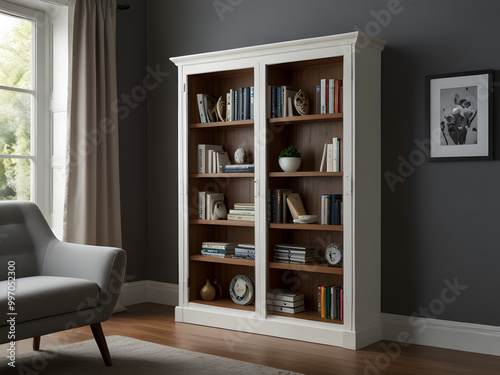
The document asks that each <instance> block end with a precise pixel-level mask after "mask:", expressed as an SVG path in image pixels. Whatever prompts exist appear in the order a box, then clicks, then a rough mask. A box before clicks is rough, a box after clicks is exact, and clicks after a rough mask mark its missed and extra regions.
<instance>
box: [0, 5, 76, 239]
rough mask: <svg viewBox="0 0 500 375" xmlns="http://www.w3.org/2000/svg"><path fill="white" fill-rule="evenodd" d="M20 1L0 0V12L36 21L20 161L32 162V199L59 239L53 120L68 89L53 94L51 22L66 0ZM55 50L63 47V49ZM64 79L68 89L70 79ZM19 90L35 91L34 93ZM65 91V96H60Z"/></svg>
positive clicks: (61, 110)
mask: <svg viewBox="0 0 500 375" xmlns="http://www.w3.org/2000/svg"><path fill="white" fill-rule="evenodd" d="M18 2H19V3H22V5H23V6H21V5H18V4H12V3H10V2H7V1H4V0H0V11H1V12H3V13H6V14H10V15H12V16H17V17H21V18H25V19H28V20H32V21H34V28H33V30H34V31H33V38H32V40H33V43H32V48H33V57H34V58H33V59H32V90H33V91H34V92H35V94H34V95H35V96H34V98H35V99H34V108H33V113H32V129H31V156H29V157H21V158H26V159H31V160H32V169H31V173H32V176H31V200H32V201H33V202H35V203H36V204H37V205H38V207H39V208H40V210H41V211H42V213H43V214H44V216H45V218H46V219H47V221H48V222H49V224H50V226H51V227H52V228H53V230H55V232H56V235H58V236H59V237H60V236H61V235H62V212H54V207H55V206H56V205H55V203H54V199H56V198H57V199H63V197H54V189H53V184H52V177H53V175H52V173H53V168H54V164H59V167H60V163H61V161H60V160H57V161H56V162H54V161H53V160H52V154H53V150H54V144H53V139H54V134H53V126H54V124H53V119H54V113H61V112H64V115H65V113H66V97H67V96H66V95H67V87H65V88H64V90H59V91H58V92H57V94H56V93H54V91H53V86H54V82H53V81H54V74H51V71H52V69H53V59H52V58H51V57H52V55H53V54H54V43H53V42H54V37H55V35H54V30H53V22H52V21H53V18H59V21H60V20H61V12H59V11H60V10H61V9H63V8H64V11H66V12H67V7H64V5H67V2H66V1H65V0H56V1H54V2H51V3H47V2H45V1H40V0H18ZM61 6H62V7H61ZM62 20H63V21H62V22H67V13H66V17H64V16H63V17H62ZM61 30H64V32H67V28H63V27H58V28H57V31H56V32H63V31H61ZM66 37H67V36H66ZM55 48H60V46H56V47H55ZM66 55H67V54H66ZM58 73H61V72H58ZM63 74H64V73H63ZM65 79H66V86H67V76H66V77H65ZM16 91H22V92H32V91H31V90H28V91H27V90H16ZM62 91H63V92H64V94H62V95H61V92H62ZM2 157H6V158H7V157H8V158H10V157H11V156H9V155H2ZM16 157H18V156H16ZM60 206H61V205H60V204H59V207H60Z"/></svg>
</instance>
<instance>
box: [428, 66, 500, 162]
mask: <svg viewBox="0 0 500 375" xmlns="http://www.w3.org/2000/svg"><path fill="white" fill-rule="evenodd" d="M425 92H426V118H427V129H426V130H427V143H428V147H429V149H428V157H427V160H428V161H446V160H448V161H457V160H464V161H465V160H467V161H470V160H492V159H493V69H489V70H477V71H470V72H462V73H450V74H439V75H430V76H426V77H425Z"/></svg>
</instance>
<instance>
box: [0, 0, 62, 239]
mask: <svg viewBox="0 0 500 375" xmlns="http://www.w3.org/2000/svg"><path fill="white" fill-rule="evenodd" d="M23 4H25V5H27V6H30V8H27V7H21V6H18V5H15V4H12V3H8V2H5V1H3V0H0V200H12V199H18V200H31V201H34V202H36V203H37V205H38V206H39V207H40V209H41V211H42V212H43V214H44V215H45V218H46V219H47V221H48V222H49V224H50V226H51V227H52V230H53V231H54V232H55V234H56V235H57V236H58V237H61V235H62V217H63V199H64V194H63V191H64V179H65V176H64V158H65V142H66V104H67V103H66V101H67V100H66V99H67V85H68V75H67V71H68V58H67V56H68V8H67V6H59V5H57V4H52V3H51V4H48V3H45V2H42V1H37V0H24V1H23ZM31 6H32V8H31Z"/></svg>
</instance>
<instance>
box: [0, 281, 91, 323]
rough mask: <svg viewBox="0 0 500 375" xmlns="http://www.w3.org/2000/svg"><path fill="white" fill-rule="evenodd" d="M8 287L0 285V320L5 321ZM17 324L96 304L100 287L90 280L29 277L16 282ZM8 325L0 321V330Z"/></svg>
mask: <svg viewBox="0 0 500 375" xmlns="http://www.w3.org/2000/svg"><path fill="white" fill-rule="evenodd" d="M7 292H8V284H7V281H0V316H3V317H8V315H7V313H8V312H11V311H9V305H8V293H7ZM14 293H15V296H14V297H15V300H14V303H15V306H14V308H15V312H16V313H17V315H16V316H15V318H16V319H15V320H16V324H17V323H22V322H26V321H30V320H35V319H40V318H46V317H49V316H54V315H60V314H65V313H71V312H77V311H81V310H84V309H86V308H92V307H96V306H97V305H98V304H99V287H98V286H97V284H96V283H95V282H93V281H90V280H85V279H79V278H72V277H59V276H31V277H22V278H20V279H16V288H15V291H14ZM8 324H9V323H8V322H7V320H6V319H1V320H0V326H6V325H8Z"/></svg>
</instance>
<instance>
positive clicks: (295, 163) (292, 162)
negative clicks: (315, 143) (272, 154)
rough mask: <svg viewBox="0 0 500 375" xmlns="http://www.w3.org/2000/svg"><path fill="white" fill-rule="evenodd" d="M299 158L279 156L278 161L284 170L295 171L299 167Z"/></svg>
mask: <svg viewBox="0 0 500 375" xmlns="http://www.w3.org/2000/svg"><path fill="white" fill-rule="evenodd" d="M301 160H302V159H301V158H290V157H283V158H279V159H278V162H279V164H280V167H281V169H282V170H283V171H284V172H296V171H297V169H299V167H300V161H301Z"/></svg>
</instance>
